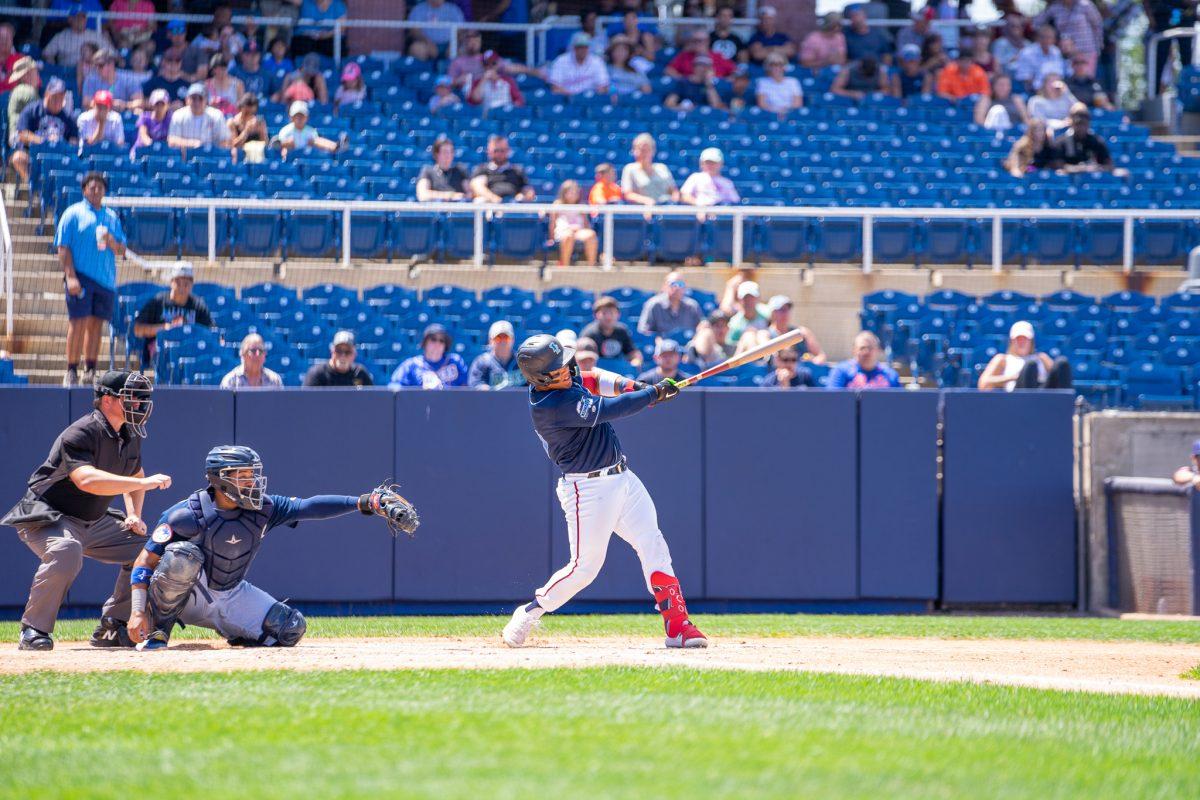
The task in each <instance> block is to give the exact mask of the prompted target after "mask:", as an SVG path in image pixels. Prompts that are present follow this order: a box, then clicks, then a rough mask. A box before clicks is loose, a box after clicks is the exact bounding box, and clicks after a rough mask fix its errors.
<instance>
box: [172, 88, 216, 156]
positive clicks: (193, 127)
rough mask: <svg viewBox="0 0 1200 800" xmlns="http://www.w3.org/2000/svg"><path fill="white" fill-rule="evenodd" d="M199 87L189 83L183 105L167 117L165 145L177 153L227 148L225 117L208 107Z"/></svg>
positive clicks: (203, 92) (204, 94)
mask: <svg viewBox="0 0 1200 800" xmlns="http://www.w3.org/2000/svg"><path fill="white" fill-rule="evenodd" d="M206 97H207V93H206V91H205V88H204V84H203V83H193V84H192V85H191V86H189V87H188V90H187V104H186V105H185V106H184V107H183V108H181V109H179V110H178V111H176V112H175V113H174V114H172V115H171V125H170V128H168V131H167V144H168V145H169V146H170V147H177V148H179V149H181V150H190V149H192V148H195V147H228V146H229V128H228V127H227V126H226V125H225V117H224V116H223V115H222V114H221V112H220V111H218V110H217V109H215V108H212V107H211V106H209V105H208V100H207V99H206Z"/></svg>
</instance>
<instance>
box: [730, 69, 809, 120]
mask: <svg viewBox="0 0 1200 800" xmlns="http://www.w3.org/2000/svg"><path fill="white" fill-rule="evenodd" d="M717 92H718V94H720V96H721V102H722V103H723V104H724V106H725V107H726V108H727V109H729V111H730V112H731V113H734V114H736V113H738V112H740V111H742V110H743V109H746V108H753V107H755V106H757V105H758V93H757V91H755V86H754V85H753V84H752V83H750V69H749V67H747V66H746V65H745V64H738V67H737V69H736V70H734V73H733V76H732V77H730V79H729V81H728V82H723V83H721V84H720V85H718V86H717ZM803 102H804V101H803V97H802V98H801V105H803Z"/></svg>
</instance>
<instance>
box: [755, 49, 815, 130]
mask: <svg viewBox="0 0 1200 800" xmlns="http://www.w3.org/2000/svg"><path fill="white" fill-rule="evenodd" d="M764 63H765V64H766V67H767V74H766V76H765V77H762V78H759V79H758V85H757V87H756V88H757V94H758V107H759V108H761V109H762V110H763V111H770V112H771V113H772V114H779V115H780V116H781V117H782V116H783V115H785V114H787V113H788V112H789V111H794V110H795V109H797V108H800V107H801V106H803V105H804V90H803V89H801V88H800V81H798V80H796V79H795V78H793V77H791V76H789V75H787V73H786V71H787V61H785V60H784V58H783V56H781V55H779V54H778V53H772V54H771V55H769V56H767V60H766V61H765V62H764Z"/></svg>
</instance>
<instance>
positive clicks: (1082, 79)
mask: <svg viewBox="0 0 1200 800" xmlns="http://www.w3.org/2000/svg"><path fill="white" fill-rule="evenodd" d="M1087 69H1088V60H1087V57H1086V56H1083V55H1081V54H1079V53H1076V54H1075V55H1073V56H1071V74H1070V76H1068V77H1067V79H1066V81H1065V83H1066V84H1067V91H1068V92H1070V94H1071V95H1072V96H1073V97H1074V98H1075V99H1076V100H1078V101H1079V102H1081V103H1083V104H1084V105H1088V106H1091V107H1092V108H1098V109H1100V110H1102V111H1112V110H1113V108H1114V106H1113V103H1112V100H1109V99H1108V95H1107V94H1106V93H1105V91H1104V88H1103V87H1102V86H1101V85H1100V82H1099V81H1097V80H1096V79H1095V78H1094V77H1092V76H1091V75H1089V74H1088V72H1087Z"/></svg>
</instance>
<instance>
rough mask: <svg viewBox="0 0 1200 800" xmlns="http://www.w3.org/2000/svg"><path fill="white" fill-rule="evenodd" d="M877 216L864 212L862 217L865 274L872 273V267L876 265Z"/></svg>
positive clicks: (863, 266) (863, 267)
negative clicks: (875, 223) (875, 222)
mask: <svg viewBox="0 0 1200 800" xmlns="http://www.w3.org/2000/svg"><path fill="white" fill-rule="evenodd" d="M874 221H875V218H874V217H873V216H871V215H870V214H863V218H862V243H863V247H862V251H863V264H862V271H863V274H864V275H870V274H871V268H872V267H874V266H875V263H874V262H875V225H874Z"/></svg>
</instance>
